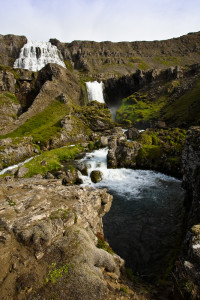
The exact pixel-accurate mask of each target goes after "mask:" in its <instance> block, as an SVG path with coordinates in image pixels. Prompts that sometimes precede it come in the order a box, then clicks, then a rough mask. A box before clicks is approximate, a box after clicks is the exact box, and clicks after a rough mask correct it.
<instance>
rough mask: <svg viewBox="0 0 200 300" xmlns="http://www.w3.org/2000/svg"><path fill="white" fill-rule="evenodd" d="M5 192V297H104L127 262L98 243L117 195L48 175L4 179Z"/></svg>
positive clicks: (1, 229)
mask: <svg viewBox="0 0 200 300" xmlns="http://www.w3.org/2000/svg"><path fill="white" fill-rule="evenodd" d="M7 182H9V185H8V184H7ZM0 191H1V193H0V207H1V209H0V224H1V226H0V253H1V255H0V257H1V258H0V259H1V271H0V273H1V276H0V278H1V282H0V284H1V297H2V299H36V298H37V299H46V297H47V298H49V297H53V296H55V295H56V299H85V300H88V299H91V300H92V299H105V297H106V295H107V294H108V293H109V289H108V285H109V281H112V278H115V280H117V279H118V278H119V276H120V269H121V267H122V266H123V260H122V259H120V257H118V256H117V255H115V254H113V255H111V254H109V253H108V252H106V251H104V250H102V249H99V248H97V247H96V244H97V238H96V236H95V234H96V233H98V232H100V233H102V216H103V215H104V214H105V213H106V212H107V211H108V210H109V209H110V206H111V202H112V196H110V195H109V194H107V193H106V190H105V189H103V190H94V189H92V188H85V187H84V188H83V187H80V188H77V187H74V186H72V187H65V186H63V185H62V184H61V181H58V180H44V179H43V180H41V179H31V180H30V179H27V180H26V179H20V180H11V181H9V178H5V179H4V180H3V179H2V180H1V182H0Z"/></svg>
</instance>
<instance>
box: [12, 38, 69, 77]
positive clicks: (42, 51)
mask: <svg viewBox="0 0 200 300" xmlns="http://www.w3.org/2000/svg"><path fill="white" fill-rule="evenodd" d="M48 63H55V64H58V65H60V66H62V67H64V68H65V64H64V61H63V58H62V54H61V53H60V51H59V50H58V49H57V47H56V46H53V45H52V44H51V43H50V42H37V41H28V42H27V44H25V45H24V47H23V48H22V49H21V52H20V56H19V58H18V59H16V61H15V62H14V66H13V67H14V68H22V69H27V70H30V71H35V72H36V71H39V70H41V69H42V68H43V67H44V66H45V65H46V64H48Z"/></svg>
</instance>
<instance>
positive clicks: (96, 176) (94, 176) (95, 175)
mask: <svg viewBox="0 0 200 300" xmlns="http://www.w3.org/2000/svg"><path fill="white" fill-rule="evenodd" d="M90 178H91V180H92V182H94V183H97V182H100V181H101V180H102V179H103V173H102V172H101V171H98V170H93V171H92V172H91V174H90Z"/></svg>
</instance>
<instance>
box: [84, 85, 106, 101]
mask: <svg viewBox="0 0 200 300" xmlns="http://www.w3.org/2000/svg"><path fill="white" fill-rule="evenodd" d="M103 86H104V85H103V82H102V81H101V82H97V81H93V82H91V81H89V82H86V87H87V93H88V99H89V101H94V100H97V101H98V102H101V103H105V101H104V97H103Z"/></svg>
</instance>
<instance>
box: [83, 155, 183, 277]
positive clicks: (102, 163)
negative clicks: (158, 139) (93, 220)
mask: <svg viewBox="0 0 200 300" xmlns="http://www.w3.org/2000/svg"><path fill="white" fill-rule="evenodd" d="M107 152H108V150H107V149H100V150H96V151H93V152H92V153H89V154H87V155H86V156H85V158H83V159H82V160H81V162H83V163H85V164H86V165H87V167H88V174H89V176H81V178H82V180H83V185H90V186H93V187H95V188H103V187H105V188H107V190H108V192H109V193H110V194H112V195H113V203H112V207H111V209H110V211H109V212H108V213H107V214H106V215H105V216H104V217H103V226H104V234H105V238H106V239H107V240H108V242H109V244H110V246H111V247H112V248H113V250H114V251H115V252H116V253H117V254H119V255H120V256H121V257H122V258H124V259H125V261H126V267H130V268H131V269H132V270H133V272H134V273H135V274H137V273H138V274H139V275H141V276H144V277H147V278H151V277H152V276H153V277H155V276H157V275H160V274H161V273H163V272H165V270H166V268H167V266H168V264H169V261H170V258H171V257H172V256H173V254H174V251H175V249H176V248H177V243H178V241H179V240H180V235H181V230H182V224H183V216H184V209H183V207H184V205H183V201H184V190H183V189H182V188H181V181H180V180H178V179H176V178H174V177H170V176H167V175H164V174H162V173H159V172H154V171H150V170H132V169H124V168H122V169H107ZM92 170H100V171H101V172H102V173H103V180H102V181H101V182H99V183H97V184H94V183H92V182H91V180H90V173H91V171H92Z"/></svg>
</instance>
